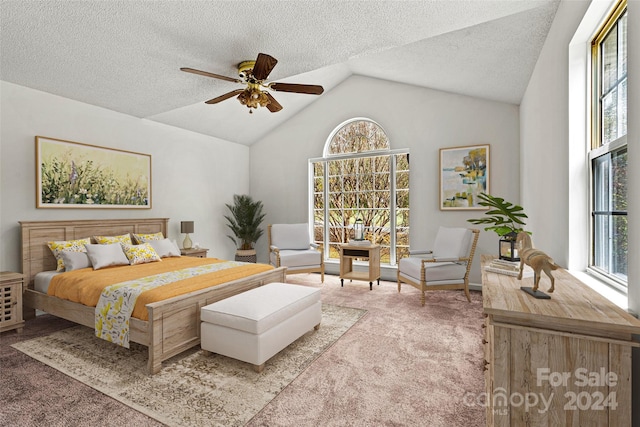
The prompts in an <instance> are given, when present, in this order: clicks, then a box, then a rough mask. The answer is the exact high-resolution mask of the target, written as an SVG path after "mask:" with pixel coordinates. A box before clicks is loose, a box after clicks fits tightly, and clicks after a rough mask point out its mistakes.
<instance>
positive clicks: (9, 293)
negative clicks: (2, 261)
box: [0, 271, 24, 332]
mask: <svg viewBox="0 0 640 427" xmlns="http://www.w3.org/2000/svg"><path fill="white" fill-rule="evenodd" d="M23 284H24V276H23V275H22V274H20V273H13V272H10V271H2V272H0V304H2V307H1V308H0V310H2V312H0V332H5V331H11V330H13V329H17V330H18V332H22V327H23V326H24V319H23V318H22V291H23Z"/></svg>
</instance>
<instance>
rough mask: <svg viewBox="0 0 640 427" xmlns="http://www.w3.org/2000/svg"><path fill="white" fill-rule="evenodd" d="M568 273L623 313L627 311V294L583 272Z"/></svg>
mask: <svg viewBox="0 0 640 427" xmlns="http://www.w3.org/2000/svg"><path fill="white" fill-rule="evenodd" d="M567 271H569V273H571V274H572V275H573V276H574V277H575V278H576V279H578V280H580V281H582V282H583V283H584V284H585V285H587V286H589V287H590V288H591V289H593V290H594V291H596V292H598V293H599V294H600V295H602V296H603V297H605V298H606V299H608V300H609V301H611V302H612V303H614V304H615V305H617V306H618V307H620V308H621V309H623V310H625V311H627V312H628V311H629V300H628V298H627V294H625V293H623V292H621V291H619V290H617V289H615V288H613V287H612V286H609V285H608V284H606V283H605V282H603V281H602V280H599V279H597V278H596V277H594V276H592V275H591V274H589V273H587V272H584V271H570V270H567Z"/></svg>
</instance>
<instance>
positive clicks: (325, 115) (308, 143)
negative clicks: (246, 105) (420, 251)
mask: <svg viewBox="0 0 640 427" xmlns="http://www.w3.org/2000/svg"><path fill="white" fill-rule="evenodd" d="M353 117H367V118H370V119H372V120H374V121H376V122H377V123H379V124H380V125H381V126H382V127H383V128H384V130H385V131H386V133H387V135H388V137H389V140H390V142H391V148H392V149H399V148H409V149H410V153H411V154H410V161H411V176H410V203H411V235H410V239H411V245H412V246H413V247H422V248H429V247H430V245H431V242H432V241H433V239H434V238H435V233H436V231H437V228H438V226H440V225H457V226H471V224H470V223H468V222H467V221H466V220H467V219H469V218H477V217H479V216H481V215H482V212H481V211H445V212H443V211H440V210H439V173H438V163H439V149H440V148H443V147H456V146H463V145H476V144H487V143H488V144H490V145H491V153H490V155H491V162H492V170H491V175H490V179H491V183H490V191H491V193H492V194H496V195H500V196H502V197H505V198H506V199H508V200H511V201H513V202H516V203H517V202H519V196H520V195H519V148H518V138H519V124H518V120H519V117H518V107H517V106H516V105H512V104H505V103H500V102H491V101H486V100H481V99H477V98H471V97H466V96H461V95H455V94H451V93H446V92H440V91H435V90H429V89H424V88H418V87H415V86H409V85H404V84H399V83H393V82H389V81H382V80H377V79H371V78H366V77H362V76H352V77H350V78H349V79H347V80H346V81H345V82H343V83H342V84H340V85H339V86H338V87H336V88H334V89H333V90H331V91H330V92H328V93H325V94H324V95H322V97H321V98H320V99H319V100H318V101H317V102H315V103H313V104H312V105H311V106H310V107H308V108H306V109H305V110H303V111H302V112H301V113H299V114H298V115H296V116H295V117H293V118H292V119H291V120H289V121H287V122H286V123H285V124H284V125H282V126H280V127H279V128H278V129H276V130H275V131H273V132H272V133H270V134H269V135H268V136H267V137H265V138H263V139H262V140H261V141H260V142H259V143H256V144H254V145H253V146H252V147H251V195H252V196H253V197H254V198H255V199H258V200H262V202H263V203H264V205H265V211H266V213H267V217H266V220H265V224H268V223H280V222H284V223H286V222H307V218H308V216H307V215H308V212H307V209H308V192H309V191H308V181H307V165H308V163H307V159H309V158H314V157H322V153H323V148H324V145H325V142H326V138H327V137H328V136H329V134H330V133H331V132H332V131H333V130H334V128H335V127H336V126H338V125H339V124H340V123H342V122H343V121H345V120H347V119H350V118H353ZM497 247H498V238H497V236H496V235H495V233H493V232H485V231H482V233H481V237H480V243H479V248H478V253H479V254H481V253H490V254H496V253H497ZM257 250H258V254H259V259H262V260H266V257H267V243H266V239H261V240H260V241H259V242H258V245H257ZM394 277H395V274H393V276H391V278H392V279H393V278H394ZM471 281H472V282H475V283H480V281H481V279H480V262H479V255H478V257H477V258H476V262H475V263H474V266H473V271H472V276H471Z"/></svg>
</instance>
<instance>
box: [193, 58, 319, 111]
mask: <svg viewBox="0 0 640 427" xmlns="http://www.w3.org/2000/svg"><path fill="white" fill-rule="evenodd" d="M277 63H278V60H277V59H275V58H274V57H272V56H270V55H267V54H264V53H259V54H258V58H257V59H256V60H255V61H242V62H241V63H239V64H238V75H239V77H240V79H234V78H231V77H226V76H221V75H219V74H214V73H209V72H207V71H200V70H196V69H193V68H188V67H183V68H180V70H181V71H186V72H188V73H193V74H200V75H202V76H206V77H213V78H216V79H220V80H225V81H230V82H233V83H243V84H246V85H247V86H246V88H245V89H236V90H233V91H231V92H227V93H225V94H224V95H220V96H217V97H215V98H213V99H210V100H208V101H205V103H206V104H217V103H219V102H222V101H224V100H225V99H229V98H232V97H234V96H236V95H237V97H236V98H237V99H238V101H240V103H241V104H242V105H246V106H247V108H249V113H253V109H257V108H258V107H267V109H268V110H269V111H271V112H272V113H275V112H277V111H280V110H282V105H280V103H279V102H278V101H277V100H276V99H275V98H274V97H273V96H272V95H271V94H270V93H269V91H267V90H262V88H265V89H269V90H272V91H282V92H293V93H306V94H309V95H320V94H321V93H322V92H323V91H324V89H323V88H322V86H318V85H305V84H296V83H277V82H275V83H267V82H266V79H267V78H268V77H269V74H270V73H271V71H272V70H273V67H275V66H276V64H277Z"/></svg>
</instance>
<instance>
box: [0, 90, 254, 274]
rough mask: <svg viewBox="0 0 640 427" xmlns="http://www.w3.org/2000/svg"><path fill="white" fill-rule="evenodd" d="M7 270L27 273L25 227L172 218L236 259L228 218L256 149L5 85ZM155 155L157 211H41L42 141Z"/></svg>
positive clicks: (2, 158)
mask: <svg viewBox="0 0 640 427" xmlns="http://www.w3.org/2000/svg"><path fill="white" fill-rule="evenodd" d="M0 85H1V86H0V101H1V102H0V123H1V130H0V165H1V166H0V168H1V169H0V178H1V182H0V189H1V197H0V233H1V237H2V238H1V244H0V251H1V254H0V269H1V270H2V271H4V270H12V271H22V270H21V264H20V263H21V261H20V228H19V224H18V221H22V220H56V219H90V218H97V219H101V218H141V217H146V218H149V217H168V218H170V222H169V233H168V234H169V237H170V238H174V239H177V240H178V242H179V244H180V245H181V243H182V239H183V238H184V235H182V234H180V221H181V220H193V221H195V233H194V234H193V235H192V236H191V237H192V240H193V241H194V242H198V243H199V244H200V246H202V247H207V248H209V249H210V251H209V256H213V257H220V258H227V259H233V254H234V252H235V248H234V247H233V243H231V241H230V240H229V239H228V238H227V237H226V234H227V229H226V227H225V225H224V219H223V217H222V215H223V214H224V213H225V211H226V207H225V206H224V204H225V203H228V202H231V201H232V198H233V194H234V193H241V194H242V193H248V191H249V177H248V176H249V148H248V147H246V146H243V145H239V144H235V143H231V142H228V141H223V140H220V139H216V138H211V137H208V136H204V135H201V134H197V133H194V132H189V131H185V130H182V129H178V128H175V127H171V126H166V125H163V124H159V123H156V122H152V121H149V120H143V119H139V118H136V117H132V116H128V115H124V114H120V113H116V112H113V111H110V110H106V109H102V108H99V107H95V106H91V105H87V104H83V103H81V102H76V101H73V100H70V99H66V98H61V97H58V96H55V95H51V94H47V93H44V92H40V91H37V90H33V89H29V88H25V87H22V86H17V85H14V84H11V83H7V82H1V83H0ZM36 135H40V136H48V137H51V138H58V139H65V140H70V141H76V142H83V143H87V144H92V145H98V146H102V147H110V148H118V149H124V150H129V151H135V152H140V153H146V154H151V156H152V209H128V210H123V209H36V207H35V200H36V194H35V188H36V183H35V172H36V170H35V136H36Z"/></svg>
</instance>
